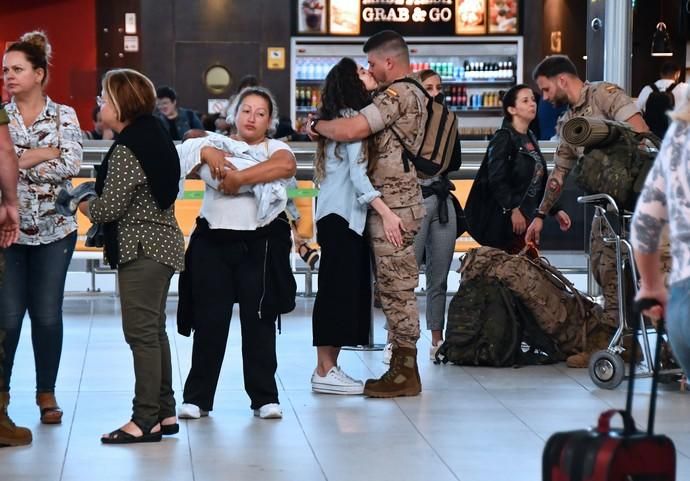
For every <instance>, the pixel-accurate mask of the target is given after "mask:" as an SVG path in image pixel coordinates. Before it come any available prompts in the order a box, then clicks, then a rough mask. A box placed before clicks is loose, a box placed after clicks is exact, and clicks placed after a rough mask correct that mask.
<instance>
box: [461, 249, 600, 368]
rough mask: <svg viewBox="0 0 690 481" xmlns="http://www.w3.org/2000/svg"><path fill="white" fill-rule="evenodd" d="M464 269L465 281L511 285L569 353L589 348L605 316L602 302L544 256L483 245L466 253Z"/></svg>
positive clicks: (514, 292)
mask: <svg viewBox="0 0 690 481" xmlns="http://www.w3.org/2000/svg"><path fill="white" fill-rule="evenodd" d="M460 272H461V275H462V281H463V283H465V282H469V281H470V280H472V279H477V278H479V279H493V280H496V281H500V282H501V283H502V284H503V285H504V286H506V287H507V288H509V289H510V291H511V292H512V293H513V295H514V296H515V297H516V298H518V299H519V300H520V301H521V302H522V304H523V305H524V306H525V307H526V308H527V309H528V310H529V312H530V314H532V316H534V318H535V319H536V322H537V325H538V326H539V327H540V329H541V330H542V331H543V332H544V333H546V334H547V335H548V336H549V338H550V339H553V340H554V341H555V343H556V345H557V346H558V348H559V349H560V351H561V352H563V353H564V354H565V355H567V356H570V355H572V354H577V353H579V352H582V351H586V350H587V346H588V342H589V341H588V339H589V338H590V337H591V336H592V335H594V334H595V333H596V331H597V326H600V325H602V322H603V320H604V316H603V311H602V309H601V306H599V305H598V304H596V303H595V302H594V301H593V300H592V299H590V298H589V297H587V296H585V295H584V294H582V293H581V292H579V291H578V290H577V289H576V288H575V286H574V285H573V284H572V282H570V281H569V280H568V279H567V278H566V277H565V276H564V275H563V274H562V273H561V272H559V271H558V270H557V269H556V268H554V267H553V266H550V265H549V264H548V263H547V262H546V261H545V260H543V259H540V258H537V259H532V258H529V257H528V256H526V255H512V254H508V253H507V252H505V251H502V250H501V249H495V248H493V247H479V248H476V249H470V250H469V251H468V252H467V254H465V256H464V257H463V259H462V264H461V267H460Z"/></svg>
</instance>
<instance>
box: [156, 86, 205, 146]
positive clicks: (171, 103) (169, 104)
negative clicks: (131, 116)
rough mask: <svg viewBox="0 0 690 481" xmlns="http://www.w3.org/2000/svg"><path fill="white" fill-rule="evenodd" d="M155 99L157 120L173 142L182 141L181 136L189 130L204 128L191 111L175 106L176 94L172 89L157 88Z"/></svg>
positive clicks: (165, 87)
mask: <svg viewBox="0 0 690 481" xmlns="http://www.w3.org/2000/svg"><path fill="white" fill-rule="evenodd" d="M156 99H157V101H156V107H157V108H158V112H157V114H158V118H159V119H160V121H161V122H162V124H163V127H165V128H166V129H167V131H168V132H169V133H170V137H172V139H173V140H182V136H184V134H185V132H187V131H188V130H190V129H203V128H204V126H203V125H202V124H201V120H199V117H198V116H197V115H196V114H195V113H194V112H193V111H192V110H189V109H183V108H182V107H178V106H177V94H176V93H175V91H174V90H173V89H172V88H170V87H167V86H163V87H158V89H156Z"/></svg>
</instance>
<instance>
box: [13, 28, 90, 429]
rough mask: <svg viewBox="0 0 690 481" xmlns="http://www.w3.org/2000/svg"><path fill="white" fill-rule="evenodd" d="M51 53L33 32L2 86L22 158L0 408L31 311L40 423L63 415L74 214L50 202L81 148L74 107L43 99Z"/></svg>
mask: <svg viewBox="0 0 690 481" xmlns="http://www.w3.org/2000/svg"><path fill="white" fill-rule="evenodd" d="M50 55H51V47H50V44H49V43H48V39H47V37H46V36H45V34H44V33H42V32H30V33H27V34H25V35H23V36H22V37H21V39H20V40H19V41H17V42H14V43H12V44H11V45H10V46H9V47H8V48H7V50H6V51H5V55H4V57H3V79H4V84H5V88H6V89H7V92H8V93H9V94H10V95H11V96H12V98H11V100H10V102H9V103H8V104H7V106H6V111H7V115H8V116H9V120H10V123H9V129H10V135H11V137H12V141H13V142H14V145H15V150H16V152H17V157H18V158H19V169H20V170H19V184H18V186H17V191H18V197H19V217H20V235H19V240H18V241H17V242H16V243H15V244H13V245H12V246H10V247H8V248H7V249H5V251H4V255H5V278H4V282H3V284H2V286H1V287H0V329H2V330H4V331H5V332H6V334H7V336H6V338H5V341H4V343H3V346H4V350H5V359H4V360H3V361H2V367H3V371H4V379H3V382H1V383H0V386H2V387H0V404H4V405H6V404H7V403H8V402H9V391H10V377H11V375H12V366H13V364H14V357H15V353H16V351H17V345H18V344H19V335H20V332H21V327H22V321H23V319H24V315H25V314H26V312H27V310H28V312H29V318H30V319H31V341H32V344H33V348H34V359H35V363H36V403H37V404H38V407H39V409H40V413H41V422H42V423H44V424H59V423H60V422H62V410H61V409H60V407H59V405H58V403H57V401H56V399H55V381H56V379H57V373H58V368H59V366H60V356H61V353H62V336H63V327H62V302H63V298H64V290H65V278H66V276H67V268H68V266H69V263H70V261H71V259H72V253H73V252H74V246H75V243H76V240H77V223H76V220H75V218H74V216H65V215H61V214H59V213H57V212H56V211H55V200H56V198H57V194H58V192H59V191H60V190H61V189H63V188H69V187H70V185H71V184H70V179H71V178H72V176H74V175H77V174H78V173H79V166H80V163H81V159H82V144H81V130H80V128H79V121H78V120H77V115H76V113H75V112H74V109H73V108H72V107H68V106H67V105H61V104H58V103H55V102H54V101H53V100H52V99H51V98H50V97H48V96H46V94H45V86H46V84H47V82H48V71H49V63H50Z"/></svg>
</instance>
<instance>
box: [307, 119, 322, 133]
mask: <svg viewBox="0 0 690 481" xmlns="http://www.w3.org/2000/svg"><path fill="white" fill-rule="evenodd" d="M319 120H321V119H320V118H318V117H314V118H313V119H311V121H310V122H309V129H311V131H312V132H314V133H316V134H318V133H319V132H318V131H317V130H316V124H317V123H318V122H319Z"/></svg>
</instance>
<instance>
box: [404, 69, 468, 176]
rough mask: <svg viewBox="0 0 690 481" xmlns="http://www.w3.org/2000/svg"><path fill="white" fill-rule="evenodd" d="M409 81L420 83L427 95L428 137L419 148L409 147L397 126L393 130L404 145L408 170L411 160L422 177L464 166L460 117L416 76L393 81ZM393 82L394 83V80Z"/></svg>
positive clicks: (415, 83)
mask: <svg viewBox="0 0 690 481" xmlns="http://www.w3.org/2000/svg"><path fill="white" fill-rule="evenodd" d="M397 82H405V83H409V84H412V85H414V86H416V87H417V88H418V89H419V90H421V91H422V92H424V96H425V97H426V111H427V120H426V125H425V126H424V141H423V142H422V145H421V146H420V147H419V151H418V152H410V151H409V150H407V147H406V146H405V143H404V142H403V139H402V138H401V137H400V134H398V132H397V131H396V130H395V128H393V129H392V130H393V133H394V134H395V136H396V137H397V138H398V141H399V142H400V144H401V145H402V146H403V164H404V166H405V172H409V171H410V167H409V162H412V163H413V164H414V166H415V169H417V175H418V176H419V177H422V178H428V177H434V176H436V175H443V174H446V173H448V172H453V171H455V170H458V169H459V168H460V165H461V164H462V152H461V148H460V135H459V131H458V118H457V116H456V115H455V113H454V112H452V111H451V110H450V109H449V108H448V106H447V105H446V104H445V103H443V102H442V101H440V100H439V99H438V98H437V97H432V96H431V95H429V92H427V91H426V90H425V89H424V87H423V86H422V85H421V84H420V83H419V82H417V81H416V80H414V79H411V78H403V79H399V80H396V81H395V82H393V83H397ZM391 85H392V84H391Z"/></svg>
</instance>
